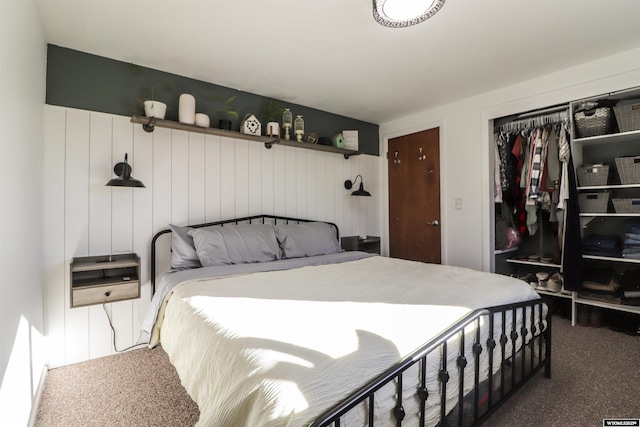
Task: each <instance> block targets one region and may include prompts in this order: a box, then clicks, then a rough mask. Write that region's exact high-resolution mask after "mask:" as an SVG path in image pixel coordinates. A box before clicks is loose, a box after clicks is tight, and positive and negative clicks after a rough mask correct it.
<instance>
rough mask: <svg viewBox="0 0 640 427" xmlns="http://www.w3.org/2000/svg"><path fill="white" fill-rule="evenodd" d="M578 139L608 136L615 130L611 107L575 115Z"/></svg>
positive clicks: (580, 112)
mask: <svg viewBox="0 0 640 427" xmlns="http://www.w3.org/2000/svg"><path fill="white" fill-rule="evenodd" d="M573 121H574V123H575V125H576V131H577V133H578V138H586V137H589V136H599V135H606V134H609V133H612V132H614V130H615V125H616V122H615V116H614V115H613V110H612V109H611V108H610V107H598V108H594V109H592V110H585V111H579V112H577V113H575V114H574V115H573Z"/></svg>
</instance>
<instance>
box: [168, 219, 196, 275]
mask: <svg viewBox="0 0 640 427" xmlns="http://www.w3.org/2000/svg"><path fill="white" fill-rule="evenodd" d="M169 228H171V270H174V271H177V270H188V269H191V268H199V267H202V264H200V260H199V259H198V254H196V248H195V246H194V245H193V237H191V236H190V235H189V230H192V228H191V227H180V226H177V225H173V224H169Z"/></svg>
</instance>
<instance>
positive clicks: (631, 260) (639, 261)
mask: <svg viewBox="0 0 640 427" xmlns="http://www.w3.org/2000/svg"><path fill="white" fill-rule="evenodd" d="M582 258H584V259H597V260H600V261H616V262H624V263H631V264H640V259H635V258H616V257H611V256H599V255H582Z"/></svg>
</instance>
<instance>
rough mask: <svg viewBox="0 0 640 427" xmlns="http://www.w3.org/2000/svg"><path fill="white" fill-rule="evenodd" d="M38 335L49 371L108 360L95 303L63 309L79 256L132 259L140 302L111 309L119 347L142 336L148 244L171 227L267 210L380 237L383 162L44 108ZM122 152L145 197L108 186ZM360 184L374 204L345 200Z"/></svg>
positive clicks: (105, 329)
mask: <svg viewBox="0 0 640 427" xmlns="http://www.w3.org/2000/svg"><path fill="white" fill-rule="evenodd" d="M44 133H45V137H44V162H43V168H44V171H43V173H44V219H43V221H44V224H43V230H44V254H43V256H44V272H45V312H46V313H45V322H46V325H45V328H46V334H47V337H48V340H49V342H48V344H49V346H50V350H51V351H50V357H49V367H56V366H62V365H68V364H71V363H76V362H80V361H84V360H89V359H93V358H96V357H102V356H106V355H110V354H114V353H115V351H114V349H113V344H112V342H113V336H112V333H111V330H110V328H109V324H108V321H107V317H106V314H105V313H104V309H103V307H102V306H101V305H96V306H90V307H83V308H74V309H70V308H69V307H70V288H69V263H70V261H71V258H73V257H76V256H89V255H103V254H109V253H122V252H131V251H133V252H136V253H137V254H138V255H140V257H141V260H142V283H143V285H142V297H141V298H140V299H136V300H132V301H122V302H118V303H112V304H108V305H107V310H109V312H110V314H111V316H112V318H113V322H114V327H115V330H116V345H117V347H118V349H122V348H125V347H128V346H131V345H133V344H135V343H136V342H137V340H138V338H139V328H140V322H141V320H142V318H143V317H144V314H145V310H146V309H147V306H148V303H149V300H150V298H151V291H150V285H149V269H150V265H149V259H150V242H151V237H152V236H153V234H154V233H156V232H157V231H159V230H161V229H163V228H166V227H167V225H168V224H169V223H174V224H180V225H185V224H195V223H200V222H209V221H215V220H219V219H226V218H234V217H240V216H246V215H253V214H260V213H267V214H279V215H286V216H289V217H298V218H309V219H318V220H325V221H331V222H335V223H336V224H338V226H339V227H340V231H341V234H342V235H356V234H371V235H380V229H381V226H380V215H379V209H378V201H377V200H379V199H378V198H377V197H375V195H376V194H380V189H379V188H378V182H379V176H378V175H379V173H380V168H379V164H380V158H379V157H376V156H368V155H361V156H355V157H352V158H350V159H349V160H345V159H344V158H343V156H341V155H338V154H333V153H324V152H319V151H312V150H304V149H299V148H292V147H284V146H277V145H276V146H274V147H273V148H272V149H270V150H267V149H265V148H264V145H263V144H260V143H256V142H252V141H247V140H242V139H232V138H225V137H218V136H212V135H204V134H199V133H190V132H185V131H176V130H169V129H162V128H156V130H155V132H153V133H146V132H144V131H143V130H142V127H141V126H140V125H133V124H132V123H130V119H129V117H123V116H115V115H110V114H104V113H96V112H90V111H83V110H76V109H71V108H63V107H56V106H50V105H46V106H45V108H44ZM125 153H128V154H129V163H130V164H131V165H132V168H133V173H132V175H133V176H134V177H135V178H137V179H139V180H141V181H142V182H144V184H145V185H146V187H147V188H146V189H129V188H117V187H116V188H112V187H106V186H105V183H106V182H107V181H108V180H109V179H110V178H111V177H113V165H114V164H116V163H118V162H121V161H122V160H123V158H124V154H125ZM357 174H361V175H362V176H363V177H364V180H365V184H366V188H367V190H369V191H370V192H371V193H372V194H374V197H371V198H369V197H351V196H349V194H350V192H348V191H346V190H345V189H344V187H343V182H344V181H345V180H346V179H353V178H354V177H355V176H356V175H357Z"/></svg>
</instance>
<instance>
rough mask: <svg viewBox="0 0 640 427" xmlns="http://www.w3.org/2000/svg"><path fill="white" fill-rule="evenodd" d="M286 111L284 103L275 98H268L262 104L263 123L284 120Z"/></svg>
mask: <svg viewBox="0 0 640 427" xmlns="http://www.w3.org/2000/svg"><path fill="white" fill-rule="evenodd" d="M283 112H284V105H282V104H280V103H279V102H276V101H274V100H271V99H269V100H267V101H265V102H264V104H262V114H261V117H260V118H261V119H262V123H264V124H266V123H269V122H278V123H279V122H280V121H281V120H282V113H283Z"/></svg>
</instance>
